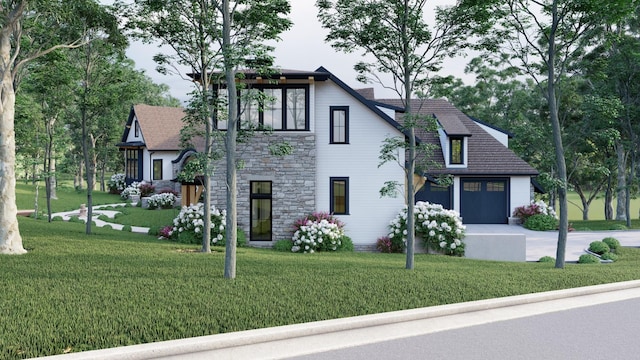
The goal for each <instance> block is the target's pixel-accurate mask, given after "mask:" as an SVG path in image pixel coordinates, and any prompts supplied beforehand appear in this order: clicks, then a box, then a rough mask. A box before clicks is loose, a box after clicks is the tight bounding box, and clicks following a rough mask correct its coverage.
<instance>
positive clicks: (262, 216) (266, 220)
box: [249, 181, 272, 241]
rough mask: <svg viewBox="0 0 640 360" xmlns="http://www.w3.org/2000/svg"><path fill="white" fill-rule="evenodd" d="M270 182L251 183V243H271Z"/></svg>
mask: <svg viewBox="0 0 640 360" xmlns="http://www.w3.org/2000/svg"><path fill="white" fill-rule="evenodd" d="M271 208H272V207H271V181H252V182H251V229H250V230H251V231H250V234H249V239H250V240H251V241H271V234H272V231H271Z"/></svg>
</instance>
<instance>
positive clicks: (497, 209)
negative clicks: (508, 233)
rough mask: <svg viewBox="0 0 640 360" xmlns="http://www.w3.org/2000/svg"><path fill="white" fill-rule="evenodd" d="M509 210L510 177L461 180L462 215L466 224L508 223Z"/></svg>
mask: <svg viewBox="0 0 640 360" xmlns="http://www.w3.org/2000/svg"><path fill="white" fill-rule="evenodd" d="M508 212H509V180H508V179H504V178H500V179H461V180H460V215H461V216H462V221H463V222H464V223H465V224H506V223H507V222H508V216H509V214H508Z"/></svg>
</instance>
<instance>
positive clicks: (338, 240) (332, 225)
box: [291, 212, 345, 253]
mask: <svg viewBox="0 0 640 360" xmlns="http://www.w3.org/2000/svg"><path fill="white" fill-rule="evenodd" d="M294 228H295V229H296V231H295V233H294V234H293V238H292V240H293V247H292V248H291V251H292V252H301V253H314V252H316V251H337V250H338V249H340V248H341V247H342V241H343V239H344V237H345V233H344V223H342V222H341V221H340V220H338V219H337V218H335V217H334V216H333V215H331V214H329V213H324V212H321V213H313V214H311V215H309V216H307V217H305V218H302V219H298V220H297V221H296V223H295V224H294Z"/></svg>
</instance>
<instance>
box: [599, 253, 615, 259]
mask: <svg viewBox="0 0 640 360" xmlns="http://www.w3.org/2000/svg"><path fill="white" fill-rule="evenodd" d="M600 258H601V259H602V260H611V261H617V260H618V255H616V254H614V253H612V252H608V253H604V254H602V256H601V257H600Z"/></svg>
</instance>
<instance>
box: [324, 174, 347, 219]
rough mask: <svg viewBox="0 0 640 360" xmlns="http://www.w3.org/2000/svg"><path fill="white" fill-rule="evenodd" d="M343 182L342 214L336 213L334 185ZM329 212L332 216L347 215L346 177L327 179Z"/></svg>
mask: <svg viewBox="0 0 640 360" xmlns="http://www.w3.org/2000/svg"><path fill="white" fill-rule="evenodd" d="M339 181H344V210H345V211H344V212H336V210H335V197H334V195H335V194H334V184H335V183H336V182H339ZM329 212H330V213H331V214H334V215H349V178H348V177H331V178H329Z"/></svg>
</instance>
